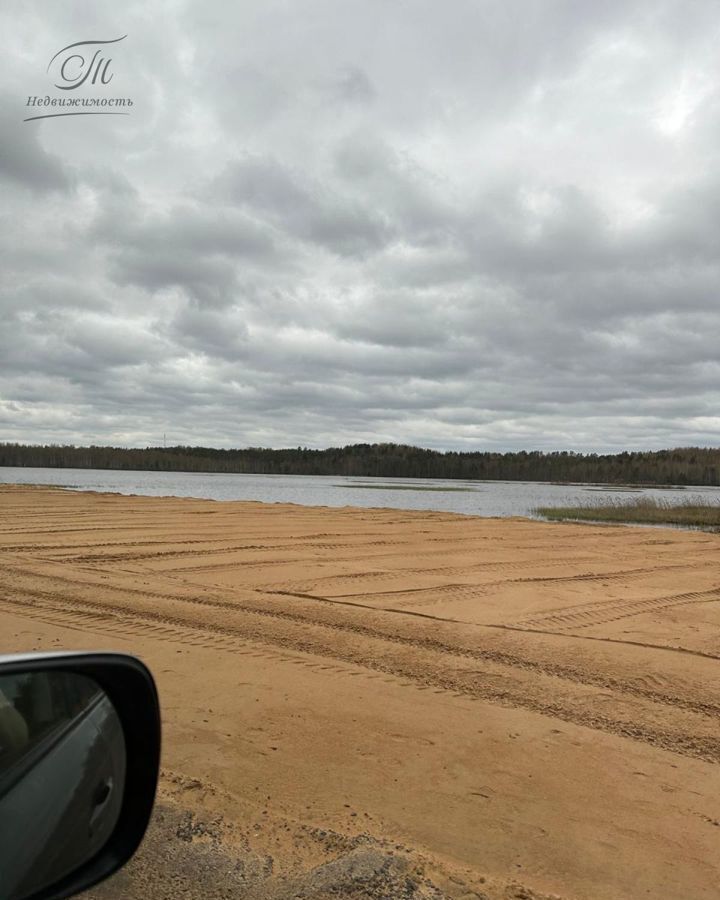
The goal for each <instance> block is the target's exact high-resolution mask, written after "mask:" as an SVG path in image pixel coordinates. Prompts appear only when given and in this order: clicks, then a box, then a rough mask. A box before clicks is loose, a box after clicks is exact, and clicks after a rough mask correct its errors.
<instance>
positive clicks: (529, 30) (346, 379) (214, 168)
mask: <svg viewBox="0 0 720 900" xmlns="http://www.w3.org/2000/svg"><path fill="white" fill-rule="evenodd" d="M62 6H63V9H60V6H59V5H58V6H57V7H50V6H49V5H48V4H45V3H35V4H33V3H27V2H23V3H22V4H21V3H19V2H15V3H13V2H10V3H9V4H6V5H5V6H4V9H3V12H2V13H0V21H1V22H2V26H3V33H4V34H6V35H10V36H12V40H11V41H9V42H8V43H9V49H8V50H7V51H6V53H5V56H4V58H3V60H2V66H3V69H4V71H3V82H2V83H3V94H2V96H1V97H0V119H1V121H0V125H1V126H2V134H3V139H2V143H1V144H0V190H2V194H3V198H4V202H3V204H2V207H0V217H1V218H2V228H0V257H1V259H0V262H1V263H2V278H1V279H0V288H1V294H0V439H1V440H19V441H28V442H51V441H55V442H76V443H88V442H94V443H113V444H125V445H133V446H141V445H144V444H147V443H150V444H157V443H159V442H160V441H161V440H162V436H163V434H166V435H167V439H168V441H169V442H172V443H189V444H212V445H217V446H247V445H264V446H275V447H279V446H297V445H305V446H311V447H322V446H328V445H334V444H345V443H351V442H356V441H397V442H407V443H413V444H419V445H424V446H430V447H435V448H438V449H503V450H505V449H508V450H511V449H531V448H539V449H554V448H557V449H564V448H569V449H576V450H598V451H612V450H618V449H625V448H628V447H632V448H657V447H663V446H677V445H689V444H703V445H707V444H717V441H718V433H719V426H720V412H719V411H718V398H719V396H720V361H719V360H718V352H717V335H718V333H720V302H719V298H718V285H720V228H719V227H718V226H719V225H720V154H719V150H720V57H719V56H718V53H717V36H718V31H719V30H720V13H718V10H717V7H716V6H715V4H712V3H710V2H695V3H687V2H682V3H681V2H670V0H668V2H665V3H662V4H658V3H653V2H650V0H647V2H639V0H635V2H622V3H620V2H609V3H604V4H596V3H591V2H577V0H573V2H570V0H567V2H562V0H557V2H552V3H544V4H537V3H532V2H520V3H515V4H505V3H500V2H491V3H485V4H477V3H474V2H472V3H471V2H469V0H468V2H465V0H459V2H457V3H455V4H453V5H452V7H451V8H450V7H443V6H442V5H438V4H437V3H435V2H433V0H417V2H414V3H412V4H410V3H406V2H402V0H395V2H391V3H388V2H386V0H383V2H380V0H362V2H354V0H353V2H348V3H343V4H338V3H335V2H333V0H311V2H309V3H304V4H287V3H284V2H280V0H277V2H270V0H263V2H259V0H258V2H246V3H243V4H239V5H236V7H233V8H230V7H228V6H227V4H219V3H214V4H213V3H204V4H201V5H200V4H185V3H182V2H170V0H167V2H165V3H164V4H162V7H163V15H162V16H159V15H157V16H151V15H150V13H149V12H148V8H147V7H146V5H145V4H140V3H137V4H130V5H129V6H127V7H125V8H124V10H123V11H122V12H120V11H118V8H117V6H113V5H111V4H109V3H102V2H101V3H97V4H93V8H92V11H91V12H88V9H87V7H86V5H84V4H79V3H78V4H75V5H74V6H73V4H69V5H68V4H64V5H62ZM154 9H155V10H157V9H158V7H154ZM124 33H127V35H128V36H127V38H126V39H125V40H124V41H122V42H119V43H118V44H116V45H114V49H113V51H112V58H113V63H112V66H113V72H114V75H113V81H112V82H111V83H110V85H107V86H105V87H100V86H95V87H88V88H87V90H86V92H85V94H84V96H88V97H90V96H105V95H106V94H107V95H109V96H121V97H129V98H132V99H133V107H132V112H131V115H130V116H127V117H113V116H108V117H105V116H97V117H96V116H92V117H90V116H82V117H67V118H57V119H48V120H44V121H36V122H27V123H25V122H23V121H22V120H23V118H25V117H26V116H27V115H28V113H27V111H26V107H25V102H26V99H27V97H28V96H29V95H42V96H44V95H45V94H49V95H50V96H54V95H56V94H57V91H55V89H54V88H53V84H52V81H51V79H50V76H49V75H48V74H47V73H46V67H47V63H48V61H49V59H50V57H51V56H52V55H53V54H54V53H55V52H56V51H57V50H59V49H60V48H61V47H63V46H66V45H67V44H69V43H71V42H73V41H79V40H84V39H88V38H90V37H99V38H113V37H117V36H119V35H120V34H124ZM103 92H105V93H103Z"/></svg>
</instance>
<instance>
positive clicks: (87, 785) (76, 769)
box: [0, 654, 159, 900]
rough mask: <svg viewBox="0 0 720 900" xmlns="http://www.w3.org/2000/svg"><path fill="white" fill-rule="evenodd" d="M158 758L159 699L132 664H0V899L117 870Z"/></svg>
mask: <svg viewBox="0 0 720 900" xmlns="http://www.w3.org/2000/svg"><path fill="white" fill-rule="evenodd" d="M8 659H9V662H6V660H8ZM43 660H44V661H43ZM158 758H159V715H158V706H157V695H156V694H155V689H154V685H153V683H152V679H151V678H150V675H149V673H148V672H147V670H146V669H145V667H144V666H142V664H141V663H139V662H138V661H137V660H134V659H132V658H131V657H123V656H119V655H118V656H114V655H110V654H108V655H103V656H99V655H92V656H90V655H75V654H60V655H56V656H47V657H44V658H43V657H39V656H38V657H25V658H21V659H20V661H13V660H12V658H7V657H6V658H4V659H3V658H0V900H30V898H33V897H58V898H59V897H65V896H70V895H71V894H73V893H75V892H76V891H78V890H81V889H83V888H85V887H89V886H90V885H91V884H92V883H94V882H96V881H98V880H100V879H101V878H103V877H106V876H107V875H108V874H110V872H112V871H114V870H115V869H117V868H118V867H119V866H121V865H122V864H123V863H124V862H125V861H126V860H127V859H128V858H129V857H130V856H131V855H132V853H133V852H134V850H135V848H136V847H137V845H138V844H139V842H140V840H141V838H142V835H143V833H144V831H145V827H146V825H147V820H148V818H149V815H150V811H151V809H152V804H153V799H154V793H155V785H156V781H157V765H158ZM148 762H149V765H148ZM138 790H140V791H141V792H142V794H141V795H140V796H139V797H138V796H137V795H136V793H135V792H136V791H138Z"/></svg>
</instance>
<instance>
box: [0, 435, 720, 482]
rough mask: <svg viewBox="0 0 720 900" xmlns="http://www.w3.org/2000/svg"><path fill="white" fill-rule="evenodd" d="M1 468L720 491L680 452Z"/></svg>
mask: <svg viewBox="0 0 720 900" xmlns="http://www.w3.org/2000/svg"><path fill="white" fill-rule="evenodd" d="M0 466H42V467H51V468H69V469H135V470H149V471H159V472H240V473H247V474H263V475H360V476H384V477H389V478H460V479H488V480H498V481H576V482H603V483H623V484H680V485H718V484H720V448H700V447H681V448H677V449H674V450H658V451H654V452H624V453H614V454H596V453H585V454H583V453H575V452H572V451H565V450H563V451H556V452H552V453H542V452H540V451H539V450H532V451H525V450H522V451H519V452H517V453H483V452H471V453H456V452H447V453H441V452H439V451H437V450H423V449H421V448H419V447H408V446H406V445H403V444H353V445H352V446H348V447H331V448H329V449H327V450H308V449H306V448H303V447H297V448H294V449H287V450H270V449H265V448H262V447H249V448H247V449H244V450H216V449H213V448H211V447H146V448H145V449H125V448H122V447H73V446H60V445H55V444H51V445H46V446H31V445H27V444H8V443H5V444H1V443H0Z"/></svg>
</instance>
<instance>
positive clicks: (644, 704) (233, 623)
mask: <svg viewBox="0 0 720 900" xmlns="http://www.w3.org/2000/svg"><path fill="white" fill-rule="evenodd" d="M719 548H720V537H719V536H717V535H712V534H705V533H700V532H683V531H676V530H670V529H647V528H624V527H618V526H587V525H569V524H563V525H560V524H549V523H540V522H533V521H529V520H524V519H481V518H471V517H464V516H457V515H453V514H449V513H438V512H409V511H399V510H368V509H352V508H344V509H328V508H318V507H301V506H293V505H290V504H261V503H251V502H247V503H241V502H237V503H236V502H223V503H219V502H213V501H207V500H187V499H182V500H181V499H173V498H149V497H124V496H120V495H108V494H92V493H79V492H78V493H75V492H68V491H62V490H52V489H43V488H26V487H19V486H18V487H8V486H3V487H2V488H0V569H1V571H2V576H3V577H2V585H1V586H0V629H1V632H0V633H2V634H3V649H4V650H7V651H10V652H12V651H14V650H24V649H30V648H31V647H34V646H37V647H42V648H43V649H46V648H56V647H58V646H63V647H68V648H75V647H87V648H97V647H104V648H113V649H121V650H129V651H130V652H135V653H138V654H139V655H140V656H142V657H143V658H144V659H146V661H148V662H149V664H150V665H151V667H152V668H153V671H154V672H155V674H156V676H157V678H158V682H159V687H160V691H161V698H162V703H163V716H164V723H165V735H166V740H165V749H164V766H165V768H166V770H167V771H172V772H173V773H180V774H179V776H178V777H182V778H185V779H190V780H191V781H197V783H198V784H202V785H204V786H206V790H205V791H204V793H205V795H208V796H210V795H212V796H216V797H218V796H227V797H231V798H235V801H234V802H230V801H228V802H225V803H224V805H223V815H224V816H225V818H226V820H227V821H232V819H233V816H234V815H235V816H236V818H237V819H238V821H239V825H242V821H240V820H241V819H242V816H240V815H239V812H238V811H239V810H241V809H242V810H244V811H245V813H244V815H245V816H246V815H247V810H248V809H251V808H254V805H255V806H258V809H259V808H260V807H259V804H260V795H261V796H262V804H264V805H263V806H262V808H263V809H265V810H266V815H269V816H273V817H275V818H277V819H278V820H282V821H285V822H290V823H294V824H293V825H292V828H295V829H296V828H301V827H312V828H320V829H322V830H328V829H330V830H332V831H334V832H336V833H338V834H343V835H346V836H348V837H349V838H352V836H353V835H357V834H358V833H359V832H360V831H364V832H367V833H368V834H371V836H372V838H373V840H379V841H391V842H392V841H396V842H398V843H400V844H401V845H402V846H404V847H410V848H411V850H412V852H415V853H417V854H420V856H421V857H422V859H423V860H425V861H426V863H425V864H426V865H427V866H430V867H431V868H432V866H433V865H434V866H435V869H433V872H434V873H435V882H434V883H435V884H438V883H440V882H442V878H443V877H444V876H442V873H446V874H448V873H450V874H448V879H449V880H447V881H445V882H443V890H447V891H448V892H449V893H448V896H454V895H457V896H461V895H462V891H466V895H467V896H472V895H473V894H472V892H474V895H475V896H487V897H495V896H498V897H500V896H505V895H507V896H515V895H517V896H521V892H522V891H525V892H526V894H527V896H544V895H550V894H552V893H554V894H557V895H559V896H563V897H578V898H586V897H587V898H591V897H592V898H595V897H607V898H615V897H622V898H625V897H627V898H630V897H637V896H642V895H645V894H647V895H649V896H651V895H653V894H657V895H658V896H668V895H669V896H688V897H694V898H695V897H697V898H704V897H708V898H709V897H715V896H717V886H718V884H720V846H719V845H720V841H719V839H720V826H719V825H718V818H719V812H718V809H717V797H718V796H720V792H719V791H718V788H720V777H719V776H720V769H719V768H718V763H719V762H720V727H719V725H718V723H719V722H720V719H719V718H718V713H719V712H720V692H719V691H718V688H720V556H719V555H718V549H719ZM182 798H183V799H182V802H183V803H186V804H188V805H190V806H192V804H193V803H194V802H195V798H194V796H193V791H189V792H185V793H183V795H182ZM175 802H179V801H178V799H177V797H176V798H175ZM218 803H219V801H218ZM248 804H249V806H248ZM221 805H222V804H221ZM233 809H235V813H233ZM351 813H354V815H351ZM242 820H243V821H244V819H242ZM360 824H361V825H362V828H361V827H360ZM288 827H289V826H288ZM291 830H292V829H291ZM283 852H285V851H282V852H280V855H279V856H277V857H276V858H277V859H280V857H282V855H283ZM287 852H289V851H287ZM276 853H277V851H276ZM438 873H440V874H438ZM453 873H454V874H453ZM451 874H452V877H454V878H455V879H456V880H455V881H452V878H451V877H450V875H451ZM438 879H439V881H438ZM453 885H454V886H453ZM459 885H461V886H462V887H459ZM453 891H455V894H453V893H452V892H453ZM467 892H471V893H467ZM508 892H510V893H508ZM512 892H515V893H512ZM533 892H534V893H533ZM268 896H270V894H269V893H268ZM418 896H420V895H419V894H418Z"/></svg>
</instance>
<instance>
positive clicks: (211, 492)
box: [0, 466, 720, 516]
mask: <svg viewBox="0 0 720 900" xmlns="http://www.w3.org/2000/svg"><path fill="white" fill-rule="evenodd" d="M0 483H5V484H13V483H15V484H50V485H58V486H62V487H66V488H72V489H73V490H77V491H103V492H110V493H117V494H145V495H147V496H152V497H201V498H206V499H209V500H260V501H262V502H263V503H299V504H301V505H303V506H363V507H372V506H376V507H378V506H379V507H386V508H390V509H433V510H443V511H446V512H455V513H462V514H463V515H469V516H532V509H533V507H536V506H565V505H574V504H577V503H587V502H592V501H594V500H595V499H597V498H601V497H603V496H612V497H617V498H624V497H627V498H630V497H637V496H638V495H644V496H649V497H664V498H666V499H668V500H676V501H680V500H683V499H688V498H689V497H692V496H698V495H702V496H705V497H707V496H709V497H710V498H712V499H714V500H716V501H717V500H720V488H701V487H689V488H685V489H683V488H668V489H666V488H625V489H623V488H618V487H616V486H614V485H588V484H548V483H546V482H534V481H533V482H525V481H454V480H447V479H431V478H413V479H409V478H366V477H352V478H350V477H343V476H338V475H226V474H214V473H209V472H201V473H195V472H127V471H115V470H111V469H39V468H38V469H36V468H16V467H10V466H8V467H0Z"/></svg>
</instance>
